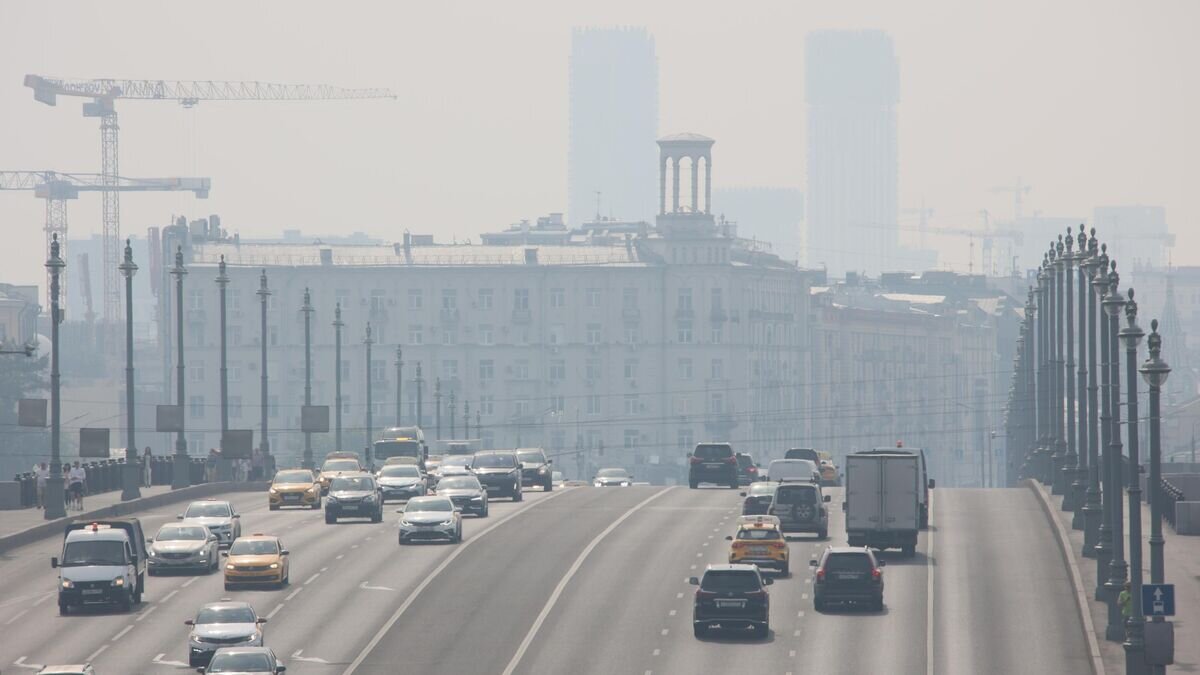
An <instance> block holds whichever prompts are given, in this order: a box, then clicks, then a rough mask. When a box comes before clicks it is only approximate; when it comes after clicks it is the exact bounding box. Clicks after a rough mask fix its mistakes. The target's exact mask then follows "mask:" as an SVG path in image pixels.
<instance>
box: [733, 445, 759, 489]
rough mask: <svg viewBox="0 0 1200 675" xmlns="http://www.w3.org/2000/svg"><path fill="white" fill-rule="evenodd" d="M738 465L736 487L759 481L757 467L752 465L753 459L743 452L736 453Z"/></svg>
mask: <svg viewBox="0 0 1200 675" xmlns="http://www.w3.org/2000/svg"><path fill="white" fill-rule="evenodd" d="M737 465H738V485H749V484H751V483H753V482H754V481H756V480H761V477H760V476H759V475H758V465H757V464H755V463H754V458H753V457H751V456H750V455H749V454H747V453H744V452H739V453H737Z"/></svg>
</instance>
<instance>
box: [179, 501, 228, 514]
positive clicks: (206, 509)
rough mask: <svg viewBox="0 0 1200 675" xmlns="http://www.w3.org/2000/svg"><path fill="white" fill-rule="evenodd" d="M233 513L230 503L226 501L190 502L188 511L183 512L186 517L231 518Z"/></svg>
mask: <svg viewBox="0 0 1200 675" xmlns="http://www.w3.org/2000/svg"><path fill="white" fill-rule="evenodd" d="M232 515H233V511H232V510H231V509H230V508H229V504H226V503H224V502H213V503H210V504H205V503H195V504H189V505H188V507H187V511H184V512H183V517H184V518H229V517H230V516H232Z"/></svg>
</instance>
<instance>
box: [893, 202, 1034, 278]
mask: <svg viewBox="0 0 1200 675" xmlns="http://www.w3.org/2000/svg"><path fill="white" fill-rule="evenodd" d="M901 213H903V214H906V215H916V216H918V217H919V218H920V221H919V224H918V226H917V227H912V226H904V225H900V226H897V227H896V228H895V229H897V230H904V231H907V232H918V233H919V234H920V236H921V238H922V239H924V237H925V235H926V234H937V235H949V236H955V237H967V238H968V239H970V246H971V253H970V257H969V261H970V262H969V263H968V264H969V268H968V269H969V270H970V271H971V272H972V273H974V266H975V240H976V239H979V240H981V242H982V244H983V248H982V251H983V260H982V263H983V271H984V274H991V273H993V270H992V269H991V267H992V240H994V239H1008V240H1009V241H1011V242H1012V243H1013V245H1015V246H1020V245H1021V244H1022V243H1023V242H1024V240H1025V235H1024V233H1022V232H1021V231H1020V230H1017V229H1003V228H993V227H992V225H991V222H990V219H989V216H988V212H987V211H986V210H984V211H980V214H981V216H982V217H983V229H978V228H970V227H929V224H928V218H929V217H930V216H932V215H933V209H932V208H927V207H926V206H925V204H924V203H922V204H921V207H920V208H914V209H903V210H902V211H901ZM878 227H880V228H884V227H886V226H883V225H880V226H878ZM888 229H890V228H888ZM1014 265H1015V263H1014Z"/></svg>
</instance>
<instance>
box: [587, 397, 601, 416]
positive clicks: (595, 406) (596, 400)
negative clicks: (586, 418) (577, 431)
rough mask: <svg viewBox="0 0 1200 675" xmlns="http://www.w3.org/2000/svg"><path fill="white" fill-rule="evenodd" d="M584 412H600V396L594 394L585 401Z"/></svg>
mask: <svg viewBox="0 0 1200 675" xmlns="http://www.w3.org/2000/svg"><path fill="white" fill-rule="evenodd" d="M583 412H584V414H585V415H599V414H600V397H599V396H596V395H595V394H592V395H590V396H588V397H587V400H586V401H584V406H583Z"/></svg>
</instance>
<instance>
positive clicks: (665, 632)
mask: <svg viewBox="0 0 1200 675" xmlns="http://www.w3.org/2000/svg"><path fill="white" fill-rule="evenodd" d="M670 632H671V629H670V628H664V629H662V634H663V635H666V634H667V633H670Z"/></svg>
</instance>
